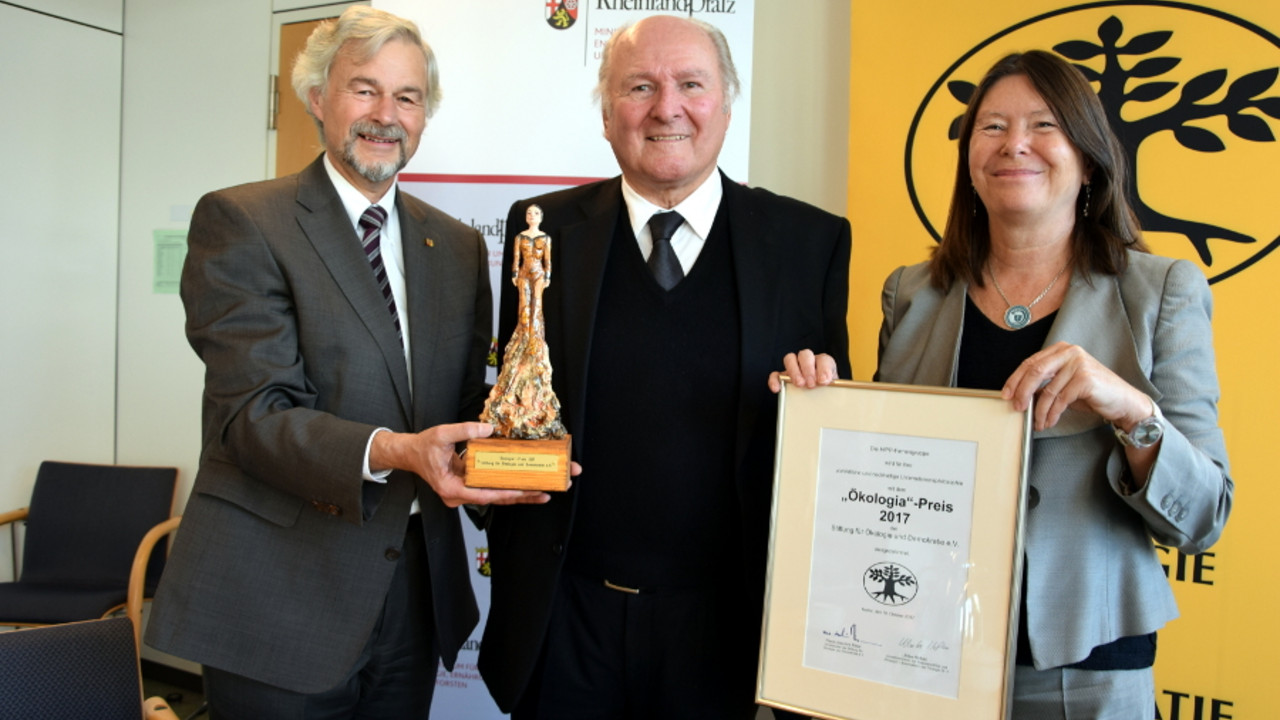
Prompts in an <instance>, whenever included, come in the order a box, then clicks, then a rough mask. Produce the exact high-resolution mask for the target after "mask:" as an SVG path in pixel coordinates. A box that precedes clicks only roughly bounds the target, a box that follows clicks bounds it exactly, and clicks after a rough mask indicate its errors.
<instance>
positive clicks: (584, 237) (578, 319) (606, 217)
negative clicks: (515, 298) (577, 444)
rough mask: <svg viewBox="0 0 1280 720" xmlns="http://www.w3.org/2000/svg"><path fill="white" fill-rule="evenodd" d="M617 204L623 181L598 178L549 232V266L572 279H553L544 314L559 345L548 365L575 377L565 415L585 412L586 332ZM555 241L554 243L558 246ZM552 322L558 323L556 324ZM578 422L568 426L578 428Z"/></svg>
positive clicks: (601, 280) (588, 340)
mask: <svg viewBox="0 0 1280 720" xmlns="http://www.w3.org/2000/svg"><path fill="white" fill-rule="evenodd" d="M621 209H622V181H621V179H620V178H613V179H612V180H607V181H605V182H603V183H601V184H600V186H599V188H598V190H597V192H595V193H594V194H592V195H590V196H588V197H586V198H584V199H583V200H582V201H581V202H580V203H579V205H578V207H577V208H576V212H577V213H579V215H578V219H577V220H576V221H575V222H570V223H568V224H565V225H562V226H561V227H560V237H559V238H556V237H553V238H552V243H553V245H552V257H553V258H554V259H555V263H556V264H555V265H553V268H552V272H553V277H554V275H560V276H561V277H568V278H573V281H571V282H555V281H554V280H553V282H552V284H551V286H550V288H548V292H554V291H556V289H557V288H558V289H559V292H560V293H561V294H560V302H559V308H558V309H559V312H557V313H555V314H553V315H550V316H549V317H547V319H546V322H547V332H548V335H549V336H550V337H556V338H560V339H561V340H560V342H561V345H562V347H560V348H558V349H557V348H556V347H554V346H552V352H553V353H557V350H559V352H558V353H557V354H558V355H559V358H558V359H557V361H556V362H553V363H552V366H553V367H559V366H560V365H561V364H563V367H564V376H565V377H567V378H574V379H575V382H573V383H572V385H571V386H570V387H569V388H568V390H569V392H570V393H572V395H571V396H570V397H566V398H563V399H562V400H563V401H564V402H566V403H567V404H569V407H570V408H572V409H573V412H572V414H571V415H570V416H569V417H572V418H582V417H583V416H584V415H585V413H586V381H587V362H588V359H589V358H588V353H590V351H591V334H592V331H593V330H594V328H595V321H596V308H597V306H598V305H599V301H600V289H601V287H602V285H603V283H604V271H605V264H606V263H607V262H608V260H609V248H610V246H611V245H612V243H613V234H614V230H615V228H616V227H617V222H618V213H619V212H621ZM557 244H558V249H557ZM555 325H559V326H560V327H559V328H558V332H557V328H555V327H554V326H555ZM582 430H583V428H581V427H576V428H573V430H572V432H574V433H578V434H580V433H581V432H582Z"/></svg>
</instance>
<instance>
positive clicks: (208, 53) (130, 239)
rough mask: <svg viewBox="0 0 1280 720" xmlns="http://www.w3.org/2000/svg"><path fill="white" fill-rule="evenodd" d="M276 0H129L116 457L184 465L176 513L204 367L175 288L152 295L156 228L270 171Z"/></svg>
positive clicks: (194, 452)
mask: <svg viewBox="0 0 1280 720" xmlns="http://www.w3.org/2000/svg"><path fill="white" fill-rule="evenodd" d="M270 32H271V0H218V2H216V3H214V2H173V0H129V1H128V3H127V4H126V6H125V48H124V132H123V134H122V137H121V144H122V146H123V149H124V152H123V162H122V164H121V173H120V177H121V195H120V297H119V303H120V338H121V342H120V355H119V375H118V377H117V379H116V382H117V387H118V389H119V408H118V418H119V440H118V444H117V450H118V462H121V463H130V464H153V465H176V466H178V467H179V468H180V474H179V508H178V509H179V510H181V507H182V505H184V504H185V499H186V497H187V494H188V492H189V489H190V487H191V483H192V481H193V480H194V478H195V470H196V464H197V461H198V459H199V453H200V393H201V388H202V383H203V366H202V365H201V364H200V362H199V360H198V359H197V358H196V356H195V354H194V353H193V352H192V351H191V348H190V347H189V346H188V345H187V343H186V338H185V335H184V334H183V311H182V302H181V300H180V299H179V297H178V296H177V295H164V294H154V293H153V292H152V282H151V281H152V272H153V231H155V230H157V229H177V230H183V229H185V228H186V226H187V223H188V221H189V219H190V215H191V210H192V208H193V207H194V206H195V204H196V201H197V200H198V199H199V198H200V196H201V195H203V194H204V193H206V192H208V191H210V190H214V189H217V188H220V187H226V186H228V185H235V184H239V183H244V182H250V181H253V180H260V179H262V177H263V168H264V167H265V162H264V158H265V157H266V147H267V145H266V138H267V107H268V97H267V89H268V82H267V70H268V68H269V67H270V64H269V57H268V56H269V49H270V45H271V38H270Z"/></svg>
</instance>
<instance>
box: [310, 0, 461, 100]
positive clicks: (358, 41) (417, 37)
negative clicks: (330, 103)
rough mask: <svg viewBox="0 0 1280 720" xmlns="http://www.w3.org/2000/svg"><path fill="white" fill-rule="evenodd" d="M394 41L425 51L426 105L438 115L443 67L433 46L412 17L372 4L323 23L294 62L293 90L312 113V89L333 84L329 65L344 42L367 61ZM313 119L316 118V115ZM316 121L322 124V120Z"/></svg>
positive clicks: (348, 9) (363, 60) (353, 8)
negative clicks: (427, 41)
mask: <svg viewBox="0 0 1280 720" xmlns="http://www.w3.org/2000/svg"><path fill="white" fill-rule="evenodd" d="M392 40H404V41H405V42H408V43H410V44H412V45H416V46H417V47H418V48H420V49H421V50H422V56H423V58H424V60H425V63H426V64H425V66H424V67H425V70H426V72H427V87H426V88H425V89H426V93H427V96H426V97H424V98H423V105H424V107H425V108H426V113H427V117H428V118H430V117H431V116H432V115H434V114H435V112H436V108H437V107H439V106H440V69H439V67H438V66H437V65H436V55H435V53H434V52H432V51H431V46H430V45H427V43H426V41H425V40H423V39H422V33H420V32H418V26H417V25H416V24H414V22H413V21H412V20H406V19H404V18H402V17H399V16H398V15H392V14H391V13H389V12H387V11H385V10H378V9H375V8H372V7H369V6H368V5H353V6H352V7H349V8H347V10H346V11H345V12H343V13H342V15H341V16H340V17H339V18H338V19H337V20H330V21H328V22H325V23H322V24H321V25H320V26H319V27H317V28H316V29H315V30H314V31H313V32H312V33H311V37H309V38H307V46H306V47H305V48H303V49H302V51H301V52H299V53H298V58H297V60H295V61H294V63H293V91H294V92H295V93H297V95H298V99H299V100H301V101H302V105H303V107H305V108H307V112H308V113H310V112H311V97H310V96H311V90H312V89H313V88H314V89H317V90H319V91H320V92H321V93H323V92H324V90H325V86H326V85H328V83H329V68H330V67H332V66H333V59H334V58H335V57H337V55H338V51H340V50H342V48H343V46H344V45H346V44H347V43H348V42H350V43H351V47H350V48H348V49H349V51H350V52H351V53H352V54H353V55H354V56H355V59H356V60H357V62H365V61H367V60H369V59H370V58H372V57H373V56H374V55H377V54H378V51H379V50H381V49H382V46H383V45H386V44H387V43H388V42H390V41H392ZM312 118H313V119H315V115H314V114H313V115H312ZM316 124H317V125H319V124H320V121H319V120H318V119H316Z"/></svg>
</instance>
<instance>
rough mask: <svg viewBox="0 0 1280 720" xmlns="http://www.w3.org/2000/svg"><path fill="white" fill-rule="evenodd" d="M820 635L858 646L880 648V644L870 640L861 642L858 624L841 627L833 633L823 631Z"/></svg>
mask: <svg viewBox="0 0 1280 720" xmlns="http://www.w3.org/2000/svg"><path fill="white" fill-rule="evenodd" d="M822 634H823V635H826V636H827V637H833V638H840V639H841V640H850V641H852V642H855V643H858V644H859V645H874V646H876V647H880V643H877V642H871V641H870V640H863V639H862V638H860V637H858V623H853V624H852V625H850V626H848V627H842V628H840V629H839V630H834V631H832V630H823V631H822Z"/></svg>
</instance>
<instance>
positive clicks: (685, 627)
mask: <svg viewBox="0 0 1280 720" xmlns="http://www.w3.org/2000/svg"><path fill="white" fill-rule="evenodd" d="M604 580H605V579H604V578H587V577H582V576H579V575H574V574H571V573H567V572H566V573H563V574H562V575H561V579H560V586H559V594H558V595H557V598H556V601H555V603H554V605H553V608H552V615H551V622H550V627H549V629H548V633H547V639H546V642H545V643H544V645H543V653H542V659H541V661H540V662H539V665H538V668H537V669H536V670H535V671H534V677H533V678H532V679H531V681H530V683H529V687H528V689H527V690H526V691H525V694H524V695H523V697H522V698H521V700H520V703H519V705H518V706H517V707H516V710H515V712H514V713H512V720H600V719H601V718H609V719H610V720H651V719H653V718H690V719H693V718H697V719H698V720H705V719H706V718H718V719H719V718H723V719H725V720H732V719H734V718H738V719H741V720H750V719H751V718H754V717H755V714H756V705H755V679H756V666H757V657H758V653H759V637H760V618H759V617H758V616H754V617H751V616H750V615H753V614H754V613H750V612H748V611H746V610H745V608H748V607H754V606H756V604H757V603H755V602H747V601H746V599H747V598H748V597H749V596H748V595H746V594H745V590H744V589H743V588H742V587H740V584H738V583H727V582H712V583H709V584H708V585H706V586H701V587H694V588H671V589H663V588H659V589H656V590H653V589H646V588H640V589H639V592H627V591H626V590H624V589H615V588H611V587H609V586H607V585H606V584H605V582H604Z"/></svg>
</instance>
